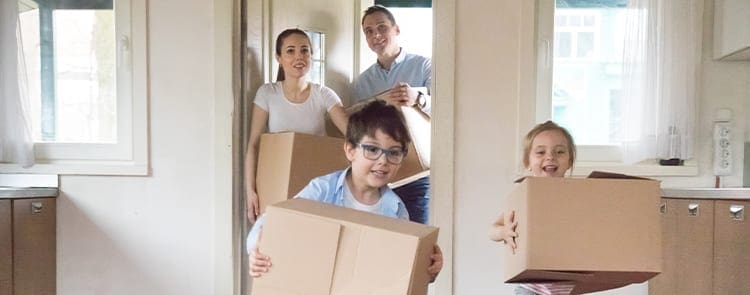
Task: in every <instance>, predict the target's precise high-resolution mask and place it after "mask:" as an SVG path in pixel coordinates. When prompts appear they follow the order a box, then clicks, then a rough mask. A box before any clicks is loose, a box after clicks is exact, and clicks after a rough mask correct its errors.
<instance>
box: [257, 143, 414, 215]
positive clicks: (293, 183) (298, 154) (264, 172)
mask: <svg viewBox="0 0 750 295" xmlns="http://www.w3.org/2000/svg"><path fill="white" fill-rule="evenodd" d="M348 166H349V161H348V160H347V159H346V156H345V155H344V139H342V138H336V137H327V136H316V135H309V134H302V133H294V132H281V133H266V134H263V135H261V137H260V145H259V148H258V168H257V170H256V171H257V172H256V176H255V183H256V184H255V186H256V193H258V198H259V202H260V209H261V212H265V208H266V207H267V206H268V205H270V204H274V203H277V202H281V201H285V200H287V199H290V198H293V197H294V196H295V195H296V194H297V193H299V191H300V190H302V188H304V187H305V186H306V185H307V184H308V183H309V182H310V180H312V179H313V178H316V177H318V176H323V175H326V174H329V173H331V172H334V171H337V170H341V169H345V168H346V167H348ZM424 170H425V169H424V168H423V166H422V164H421V162H420V160H419V156H418V155H417V153H415V152H414V147H413V146H410V148H409V153H408V154H407V155H406V158H405V159H404V161H403V162H402V163H401V168H399V171H398V174H396V176H395V177H394V183H396V182H398V181H399V180H402V181H401V182H403V180H404V179H411V178H410V177H414V175H415V174H416V175H418V173H420V172H422V171H424Z"/></svg>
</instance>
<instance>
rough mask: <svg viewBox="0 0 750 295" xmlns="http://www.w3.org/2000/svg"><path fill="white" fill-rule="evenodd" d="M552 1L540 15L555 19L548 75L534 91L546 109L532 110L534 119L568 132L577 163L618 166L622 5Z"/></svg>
mask: <svg viewBox="0 0 750 295" xmlns="http://www.w3.org/2000/svg"><path fill="white" fill-rule="evenodd" d="M555 2H556V3H555V4H552V5H550V6H553V5H554V6H555V7H549V8H547V9H548V10H551V11H546V12H544V13H546V14H547V17H548V18H549V19H552V20H554V21H553V25H552V26H548V27H551V29H552V30H553V33H552V34H549V32H547V34H548V35H550V36H554V38H552V39H553V40H552V41H551V42H550V43H552V44H553V45H552V52H551V53H548V54H551V60H552V69H551V75H552V76H551V81H550V82H547V83H548V85H540V87H539V88H538V89H540V91H539V95H538V100H539V101H540V103H539V104H538V105H540V106H544V107H545V108H546V109H544V110H541V111H539V112H537V115H538V118H537V119H538V121H543V120H546V119H548V118H551V119H552V120H554V121H555V122H557V123H558V124H560V125H562V126H564V127H566V128H567V129H568V130H570V132H571V133H572V135H573V137H574V139H575V141H576V144H577V145H578V146H579V149H580V150H581V152H580V153H579V160H581V161H613V162H618V161H620V158H621V156H620V155H619V151H618V150H619V149H618V144H619V143H618V142H617V138H618V137H617V136H616V135H617V134H616V133H617V132H618V128H617V126H618V124H617V122H618V120H620V113H619V112H620V93H621V91H622V65H623V63H622V44H623V42H624V25H625V15H624V13H625V6H626V4H627V1H626V0H619V1H596V2H597V3H596V4H591V2H592V1H582V0H580V1H555ZM545 3H546V1H545ZM541 8H542V9H544V5H542V6H541ZM542 29H543V28H542ZM548 42H549V41H548ZM540 81H542V82H543V81H544V79H540Z"/></svg>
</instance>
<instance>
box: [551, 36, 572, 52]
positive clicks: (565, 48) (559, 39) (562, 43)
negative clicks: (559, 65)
mask: <svg viewBox="0 0 750 295" xmlns="http://www.w3.org/2000/svg"><path fill="white" fill-rule="evenodd" d="M570 37H571V35H570V33H569V32H557V33H555V57H570V51H571V48H570V46H571V45H572V42H571V41H570Z"/></svg>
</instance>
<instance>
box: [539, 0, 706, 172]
mask: <svg viewBox="0 0 750 295" xmlns="http://www.w3.org/2000/svg"><path fill="white" fill-rule="evenodd" d="M536 7H537V22H536V44H537V46H536V48H537V59H536V60H537V65H536V67H537V79H536V110H535V118H536V122H544V121H546V120H549V119H550V118H552V101H551V96H549V95H545V93H552V70H553V65H554V51H553V44H554V31H555V25H554V20H555V0H537V6H536ZM595 22H601V19H596V20H595ZM594 38H595V40H596V38H599V36H596V35H595V36H594ZM595 46H597V45H596V44H595ZM571 53H574V52H571ZM576 149H577V154H576V157H577V158H576V163H575V167H574V168H573V175H575V176H584V175H588V174H589V173H591V172H592V171H597V170H598V171H602V170H604V171H610V172H618V173H625V174H630V175H639V176H695V175H698V165H697V161H696V160H695V159H692V160H688V161H686V162H685V164H684V165H683V166H661V165H659V164H658V161H657V160H656V159H652V160H648V161H644V162H641V163H637V164H631V165H628V164H625V163H623V155H622V150H621V148H620V146H619V145H577V146H576Z"/></svg>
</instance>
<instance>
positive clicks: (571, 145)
mask: <svg viewBox="0 0 750 295" xmlns="http://www.w3.org/2000/svg"><path fill="white" fill-rule="evenodd" d="M544 131H559V132H560V133H562V135H563V137H565V140H566V141H567V142H568V151H569V152H570V163H568V164H570V167H573V163H575V161H576V144H575V142H573V136H571V135H570V132H568V130H566V129H565V128H563V127H560V125H557V124H555V122H552V121H547V122H544V123H541V124H538V125H536V126H534V128H532V129H531V130H529V133H526V139H525V140H524V142H523V167H524V168H528V167H529V154H531V143H532V142H533V141H534V138H535V137H536V136H537V135H539V133H542V132H544Z"/></svg>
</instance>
